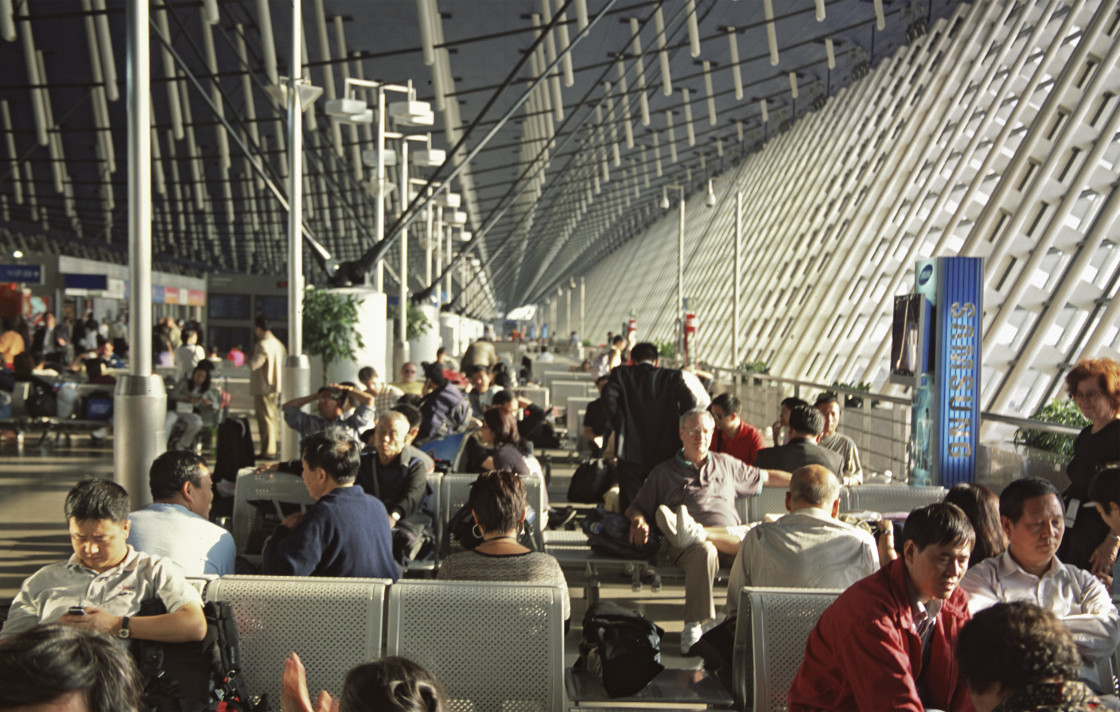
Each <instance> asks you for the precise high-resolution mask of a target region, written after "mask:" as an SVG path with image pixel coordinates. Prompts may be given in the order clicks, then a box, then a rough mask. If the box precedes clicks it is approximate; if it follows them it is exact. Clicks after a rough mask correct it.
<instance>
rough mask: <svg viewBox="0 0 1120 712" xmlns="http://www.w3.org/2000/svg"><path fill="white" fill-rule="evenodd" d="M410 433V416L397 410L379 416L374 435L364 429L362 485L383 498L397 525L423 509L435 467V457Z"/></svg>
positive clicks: (368, 491) (359, 470)
mask: <svg viewBox="0 0 1120 712" xmlns="http://www.w3.org/2000/svg"><path fill="white" fill-rule="evenodd" d="M408 435H409V422H408V418H407V417H406V416H405V415H404V414H403V413H399V412H397V411H395V410H391V411H389V412H388V413H386V414H384V415H382V416H381V417H380V418H378V419H377V426H376V427H375V428H374V430H373V434H372V435H370V433H369V431H366V432H365V433H363V437H364V438H365V439H366V449H365V450H364V451H363V452H362V463H361V466H360V467H359V468H358V485H360V486H361V487H362V489H364V490H365V491H366V492H367V493H369V494H371V495H373V496H374V497H377V498H378V499H380V500H381V501H382V503H383V504H384V505H385V509H387V510H389V519H390V521H391V522H392V524H393V525H396V523H397V522H398V521H399V520H401V519H403V518H405V517H407V516H409V515H410V514H414V513H416V512H418V511H419V510H420V507H421V505H422V504H423V503H424V499H425V497H427V496H428V494H429V492H428V475H430V474H431V473H432V472H433V471H434V470H435V463H434V462H433V461H432V458H430V457H428V455H427V454H425V453H423V452H421V451H420V450H419V449H418V448H415V447H413V446H412V445H409V444H408V442H409V439H408Z"/></svg>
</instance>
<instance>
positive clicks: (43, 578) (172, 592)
mask: <svg viewBox="0 0 1120 712" xmlns="http://www.w3.org/2000/svg"><path fill="white" fill-rule="evenodd" d="M157 597H158V598H159V599H160V600H162V601H163V605H165V606H166V607H167V610H168V612H171V613H174V612H175V611H177V610H179V609H180V608H182V607H183V606H184V605H186V604H188V603H197V604H199V605H200V606H201V605H202V596H200V595H199V593H198V591H197V590H195V588H194V586H192V585H191V584H190V582H188V581H187V580H186V579H185V578H183V575H182V574H181V573H180V572H179V569H178V568H177V567H176V566H175V564H173V563H172V562H171V561H170V560H169V559H164V558H163V557H160V556H150V555H148V554H145V553H143V552H139V551H136V550H135V549H133V548H132V547H131V546H129V547H128V553H127V554H126V555H125V557H124V560H123V561H121V563H119V564H117V565H116V566H114V567H113V568H111V569H109V570H107V571H103V572H102V573H97V572H96V571H94V570H93V569H89V568H86V567H85V566H83V565H82V564H81V563H80V562H79V561H78V557H77V555H72V556H71V557H70V559H69V560H68V561H60V562H58V563H56V564H50V565H48V566H44V567H43V568H41V569H39V570H38V571H36V572H35V573H34V574H32V575H31V576H30V577H29V578H28V579H27V580H26V581H24V582H23V586H22V587H20V590H19V594H18V595H17V596H16V597H15V600H13V601H12V607H11V609H10V610H9V612H8V620H7V622H5V623H4V627H3V629H0V639H4V638H8V637H10V636H13V635H16V634H17V633H22V632H23V631H25V630H30V629H31V628H34V627H35V626H36V625H39V624H42V623H53V622H55V621H56V620H58V619H59V618H61V617H62V616H63V615H64V614H65V613H66V610H67V609H68V608H70V607H71V606H82V607H85V606H95V607H97V608H100V609H101V610H103V611H105V612H106V613H110V614H112V615H114V616H134V615H136V614H137V613H139V612H140V604H141V603H142V602H143V601H147V600H151V599H154V598H157Z"/></svg>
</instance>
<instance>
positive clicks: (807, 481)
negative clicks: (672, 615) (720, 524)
mask: <svg viewBox="0 0 1120 712" xmlns="http://www.w3.org/2000/svg"><path fill="white" fill-rule="evenodd" d="M786 509H787V510H789V514H787V515H785V516H784V517H782V518H781V519H779V520H777V521H776V522H766V523H764V524H759V525H758V526H757V527H754V528H753V529H751V530H750V531H749V532H747V536H746V538H744V539H743V543H742V545H741V546H740V547H739V553H738V555H736V557H735V563H734V564H733V565H732V567H731V578H730V580H729V581H728V584H727V607H726V609H725V612H726V614H727V617H728V618H734V617H735V614H736V612H737V609H738V606H739V591H740V589H742V588H743V586H769V587H772V588H841V589H843V588H847V587H848V586H850V585H851V584H853V583H855V582H856V581H858V580H860V579H861V578H863V577H865V576H869V575H870V574H872V573H874V572H875V571H876V570H877V569H878V568H879V554H878V552H877V551H876V548H875V540H874V539H873V538H872V536H871V535H870V534H868V533H867V532H865V531H864V530H862V529H859V528H857V527H853V526H852V525H850V524H845V523H844V522H841V521H840V520H838V519H836V514H837V512H838V511H839V510H840V481H839V480H838V479H837V478H836V475H835V474H833V473H832V471H830V470H829V469H828V468H826V467H822V466H821V465H808V466H806V467H802V468H801V469H799V470H796V471H795V472H794V473H793V475H792V476H791V477H790V481H789V491H788V492H786Z"/></svg>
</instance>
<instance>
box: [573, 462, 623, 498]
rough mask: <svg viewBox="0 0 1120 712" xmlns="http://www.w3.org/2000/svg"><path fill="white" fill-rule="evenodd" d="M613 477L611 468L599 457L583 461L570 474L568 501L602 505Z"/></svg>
mask: <svg viewBox="0 0 1120 712" xmlns="http://www.w3.org/2000/svg"><path fill="white" fill-rule="evenodd" d="M613 480H614V476H613V474H612V473H611V466H610V465H609V464H608V463H607V461H606V460H604V459H603V458H601V457H594V458H590V459H587V460H584V461H583V462H581V463H580V464H579V467H577V468H576V471H575V472H573V473H572V481H571V482H570V483H569V484H568V501H569V502H582V503H583V504H602V502H603V495H604V494H606V493H607V490H609V489H610V488H611V484H613Z"/></svg>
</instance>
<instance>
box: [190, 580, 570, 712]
mask: <svg viewBox="0 0 1120 712" xmlns="http://www.w3.org/2000/svg"><path fill="white" fill-rule="evenodd" d="M193 582H194V583H195V585H196V586H197V587H198V588H199V589H200V590H201V591H202V594H203V597H204V599H205V600H207V601H228V602H229V603H230V605H231V607H232V608H233V612H234V615H235V617H236V619H237V626H238V634H239V636H240V642H241V658H242V671H243V680H244V686H245V689H246V690H247V691H248V692H249V693H251V694H262V693H267V694H268V697H269V700H270V706H271V708H272V709H279V707H280V680H281V673H282V671H283V669H284V660H285V659H286V658H287V657H288V654H289V653H291V652H293V651H294V652H297V653H299V655H300V658H301V659H302V660H303V662H304V665H305V666H306V668H307V683H308V688H309V689H310V690H311V693H312V696H313V697H314V695H315V694H317V693H318V691H319V690H320V689H326V690H328V691H330V692H331V693H332V694H337V693H339V692H340V691H341V689H342V682H343V679H344V678H345V676H346V672H347V671H348V670H349V669H350V668H352V667H353V666H355V665H357V664H359V663H362V662H368V661H371V660H376V659H378V658H380V657H381V656H382V655H401V656H404V657H406V658H409V659H411V660H414V661H416V662H417V663H419V664H421V665H423V666H424V667H425V668H427V669H428V670H429V671H430V672H431V673H432V674H433V675H434V676H435V677H436V679H437V680H439V681H440V683H441V685H442V686H443V688H444V691H445V692H446V694H447V696H448V699H449V702H450V707H449V709H452V710H473V711H476V712H491V711H492V712H500V711H503V710H523V711H525V712H535V711H540V712H550V711H552V710H561V709H563V708H564V690H563V673H564V617H563V616H564V613H563V592H562V591H561V589H560V587H558V586H543V585H532V584H511V583H487V582H463V581H412V580H407V581H404V580H402V581H399V582H397V583H395V584H390V582H389V581H387V580H382V579H331V578H305V577H268V576H225V577H222V578H214V579H193Z"/></svg>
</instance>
